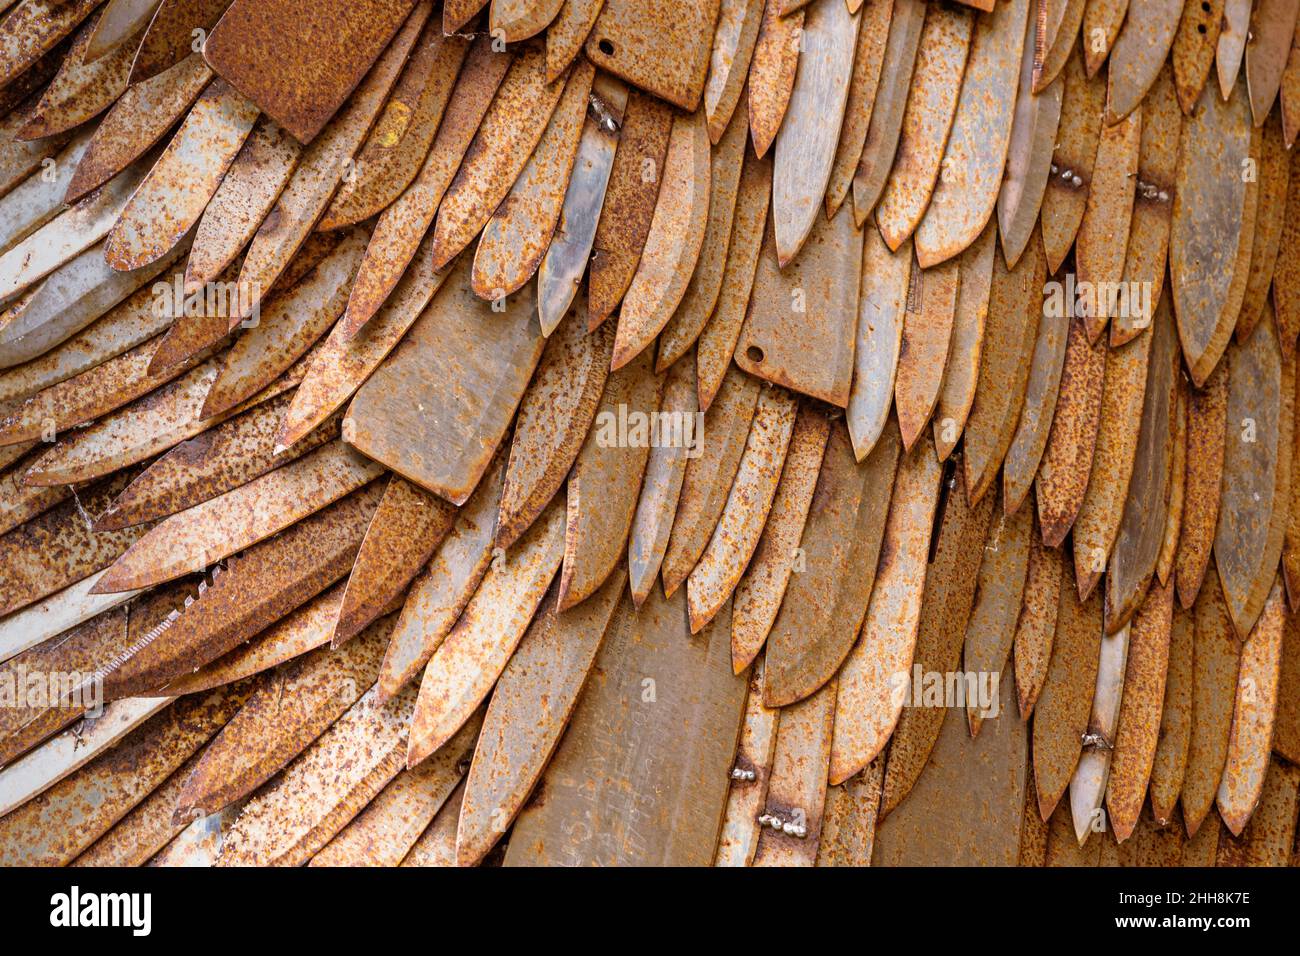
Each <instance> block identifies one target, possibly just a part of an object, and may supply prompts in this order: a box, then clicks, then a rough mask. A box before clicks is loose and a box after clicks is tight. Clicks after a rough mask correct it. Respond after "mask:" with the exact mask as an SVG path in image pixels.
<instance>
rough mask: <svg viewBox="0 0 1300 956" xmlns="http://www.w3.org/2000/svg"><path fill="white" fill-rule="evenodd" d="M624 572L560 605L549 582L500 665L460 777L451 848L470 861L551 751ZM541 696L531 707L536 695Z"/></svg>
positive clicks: (505, 824)
mask: <svg viewBox="0 0 1300 956" xmlns="http://www.w3.org/2000/svg"><path fill="white" fill-rule="evenodd" d="M626 580H627V578H626V575H624V574H623V573H622V571H621V570H620V571H617V572H615V573H614V574H611V575H610V576H609V579H608V580H606V582H605V583H604V584H603V585H601V587H600V589H599V590H598V591H597V592H596V594H595V595H594V596H593V597H592V598H591V599H590V600H589V601H586V602H584V603H583V604H582V606H581V607H578V608H574V609H573V610H571V611H566V612H563V613H561V612H560V611H559V609H558V607H557V603H556V600H555V598H556V595H557V593H558V591H557V588H556V587H555V586H552V588H551V590H550V592H549V593H548V594H547V596H546V598H545V600H544V601H543V604H542V607H541V609H540V610H539V611H538V612H537V614H536V615H535V616H534V617H533V621H532V624H531V625H530V626H529V628H528V631H527V632H526V633H525V634H524V637H523V640H522V641H520V643H519V647H518V649H516V651H515V653H514V654H513V655H512V656H511V658H510V661H509V662H508V663H507V664H506V666H505V670H503V671H502V672H501V679H500V680H499V681H498V682H497V687H496V690H495V691H494V692H493V694H492V700H491V702H490V703H489V704H488V708H487V715H486V716H485V717H484V719H483V733H482V734H481V736H480V737H479V744H478V749H477V750H476V751H475V753H474V763H473V765H472V766H471V767H470V770H469V778H468V781H467V783H466V785H465V799H464V803H463V804H462V807H461V814H460V825H459V830H458V832H457V836H456V856H457V859H458V861H459V864H460V865H461V866H473V865H476V864H477V863H478V862H479V861H480V860H482V859H483V857H484V856H486V855H487V852H488V851H489V850H491V849H492V847H493V845H494V844H495V843H496V842H497V841H498V840H499V839H500V838H501V836H502V835H503V834H504V833H505V832H506V830H508V829H509V827H510V824H511V823H513V822H514V818H515V816H516V815H517V814H518V813H519V810H520V809H521V808H522V807H523V805H524V801H525V800H526V799H527V798H528V795H529V793H530V792H531V791H532V789H533V787H534V786H535V785H536V783H537V781H538V779H540V777H541V775H542V771H543V770H544V769H545V767H546V764H547V762H548V761H549V760H550V758H551V755H552V754H553V753H554V752H555V748H556V746H557V745H558V744H559V742H560V738H561V737H562V736H563V734H564V730H565V728H566V727H567V726H568V723H569V718H570V717H571V716H572V715H573V710H574V708H575V707H576V706H577V703H578V699H579V697H580V695H581V693H582V688H583V686H584V685H585V683H586V680H587V675H588V674H589V673H590V672H591V669H592V664H593V663H594V662H595V659H596V652H597V650H598V649H599V648H600V644H601V641H602V639H603V638H604V635H605V630H606V628H608V627H609V623H610V619H611V618H612V617H613V615H614V609H615V608H616V607H617V605H618V602H619V599H620V598H621V597H622V592H623V585H624V583H625V582H626ZM539 700H545V701H546V707H545V709H544V711H543V712H542V713H541V714H540V715H539V714H538V713H537V712H536V708H537V702H538V701H539Z"/></svg>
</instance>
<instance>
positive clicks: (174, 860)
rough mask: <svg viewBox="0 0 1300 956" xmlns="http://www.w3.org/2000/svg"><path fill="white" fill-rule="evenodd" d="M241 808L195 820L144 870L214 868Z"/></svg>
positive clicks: (155, 855)
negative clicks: (183, 867)
mask: <svg viewBox="0 0 1300 956" xmlns="http://www.w3.org/2000/svg"><path fill="white" fill-rule="evenodd" d="M243 809H244V805H243V804H242V803H241V804H236V805H234V806H230V807H227V808H226V809H224V810H222V811H221V812H220V813H214V814H212V815H211V816H207V817H203V818H202V819H201V820H195V821H194V822H193V823H191V824H190V825H189V826H188V827H186V828H185V829H184V830H182V831H181V832H180V833H178V834H177V835H176V836H175V837H174V838H173V839H172V840H171V842H169V843H168V844H167V845H166V846H165V847H163V848H162V849H161V850H159V851H158V852H157V853H156V854H154V855H153V856H152V857H151V858H150V859H149V862H148V863H147V864H146V865H147V866H169V867H179V866H186V867H209V866H216V863H217V858H218V857H220V856H221V849H222V847H224V846H225V844H226V835H227V834H228V833H229V832H230V828H231V827H232V826H234V825H235V821H236V820H237V819H239V814H240V813H241V812H242V811H243Z"/></svg>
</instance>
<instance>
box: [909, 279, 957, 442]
mask: <svg viewBox="0 0 1300 956" xmlns="http://www.w3.org/2000/svg"><path fill="white" fill-rule="evenodd" d="M958 269H959V264H958V262H955V261H948V262H945V263H943V264H942V265H939V266H936V267H934V268H933V269H931V270H930V271H928V272H922V271H921V268H920V266H919V265H917V264H916V263H913V272H912V285H913V287H914V288H913V289H910V290H909V298H915V299H916V300H918V301H917V304H916V307H915V308H909V309H908V310H907V312H906V314H905V316H904V318H903V338H902V342H901V343H900V346H899V351H898V366H897V369H896V372H895V376H894V406H895V408H896V409H897V414H898V427H899V431H900V432H901V433H902V438H903V448H904V449H910V448H911V447H912V446H913V445H914V444H915V443H916V439H917V438H918V437H919V436H920V434H921V433H922V432H923V431H924V430H925V426H926V425H927V424H929V421H930V415H931V413H932V412H933V411H934V407H935V405H936V404H937V403H938V401H939V390H940V389H941V388H942V387H943V372H944V367H945V365H946V363H947V361H948V352H949V345H950V342H951V339H952V325H953V314H954V313H955V312H956V309H957V288H958V286H959V285H960V284H961V277H960V275H959V274H958Z"/></svg>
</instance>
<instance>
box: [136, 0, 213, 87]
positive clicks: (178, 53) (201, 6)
mask: <svg viewBox="0 0 1300 956" xmlns="http://www.w3.org/2000/svg"><path fill="white" fill-rule="evenodd" d="M229 6H230V0H163V2H162V4H161V5H160V6H159V7H158V12H157V13H155V14H154V16H153V19H152V20H151V21H149V28H148V30H146V31H145V35H144V39H143V40H142V41H141V43H140V49H139V50H138V51H137V52H136V55H135V63H134V65H133V66H132V67H131V82H132V83H133V84H135V83H140V82H143V81H144V80H147V79H150V78H151V77H154V76H157V75H158V74H159V73H161V72H163V71H164V70H167V69H170V68H171V67H173V66H175V65H176V64H177V63H179V62H180V61H181V60H183V59H184V58H185V57H186V56H188V55H189V53H190V52H191V51H192V48H193V44H194V31H195V30H202V31H203V33H204V35H206V34H208V33H210V32H212V28H213V27H214V26H216V25H217V21H218V20H220V19H221V15H222V14H223V13H225V12H226V8H227V7H229Z"/></svg>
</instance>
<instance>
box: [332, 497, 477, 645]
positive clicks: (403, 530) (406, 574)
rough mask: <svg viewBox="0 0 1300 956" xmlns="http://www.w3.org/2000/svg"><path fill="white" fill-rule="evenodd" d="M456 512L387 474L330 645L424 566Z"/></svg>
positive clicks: (403, 587)
mask: <svg viewBox="0 0 1300 956" xmlns="http://www.w3.org/2000/svg"><path fill="white" fill-rule="evenodd" d="M455 518H456V509H455V508H453V507H452V506H451V505H449V504H447V502H445V501H443V500H442V499H441V498H438V497H436V496H435V495H433V494H430V493H429V492H427V491H425V490H424V489H423V488H420V487H418V486H416V485H413V484H411V483H410V482H409V481H406V480H405V479H404V478H400V477H398V476H397V475H393V476H392V477H391V478H390V479H389V481H388V487H387V488H385V489H384V497H383V499H382V500H381V501H380V502H379V507H378V508H377V509H376V510H375V516H374V517H373V518H372V519H371V520H370V527H369V528H368V529H367V530H366V537H365V540H364V541H362V543H361V550H360V551H359V552H358V553H357V563H356V565H355V566H353V568H352V574H351V576H350V577H349V578H348V589H347V595H346V596H345V597H344V599H343V607H342V609H341V610H340V611H339V617H338V626H337V627H336V628H335V630H334V641H333V643H334V646H335V647H337V646H338V645H339V644H341V643H343V642H344V641H346V640H348V639H349V638H351V637H352V636H353V635H355V634H358V633H360V631H361V629H362V628H364V627H365V626H366V625H368V624H369V623H370V622H371V621H373V620H374V619H375V618H376V617H378V616H379V614H380V613H381V612H382V611H383V609H384V608H385V607H387V606H388V605H389V603H391V602H392V601H393V600H394V599H395V598H398V597H400V596H401V594H402V593H403V592H404V591H405V590H406V586H407V585H408V584H410V583H411V579H412V578H414V577H415V576H416V574H418V573H419V571H420V569H421V568H423V567H424V566H425V564H426V563H427V562H428V560H429V557H430V556H431V555H432V554H433V551H434V549H435V548H437V547H438V545H439V544H440V543H441V542H442V540H443V538H445V537H446V536H447V533H448V532H449V531H450V530H451V526H452V522H453V521H454V520H455Z"/></svg>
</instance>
